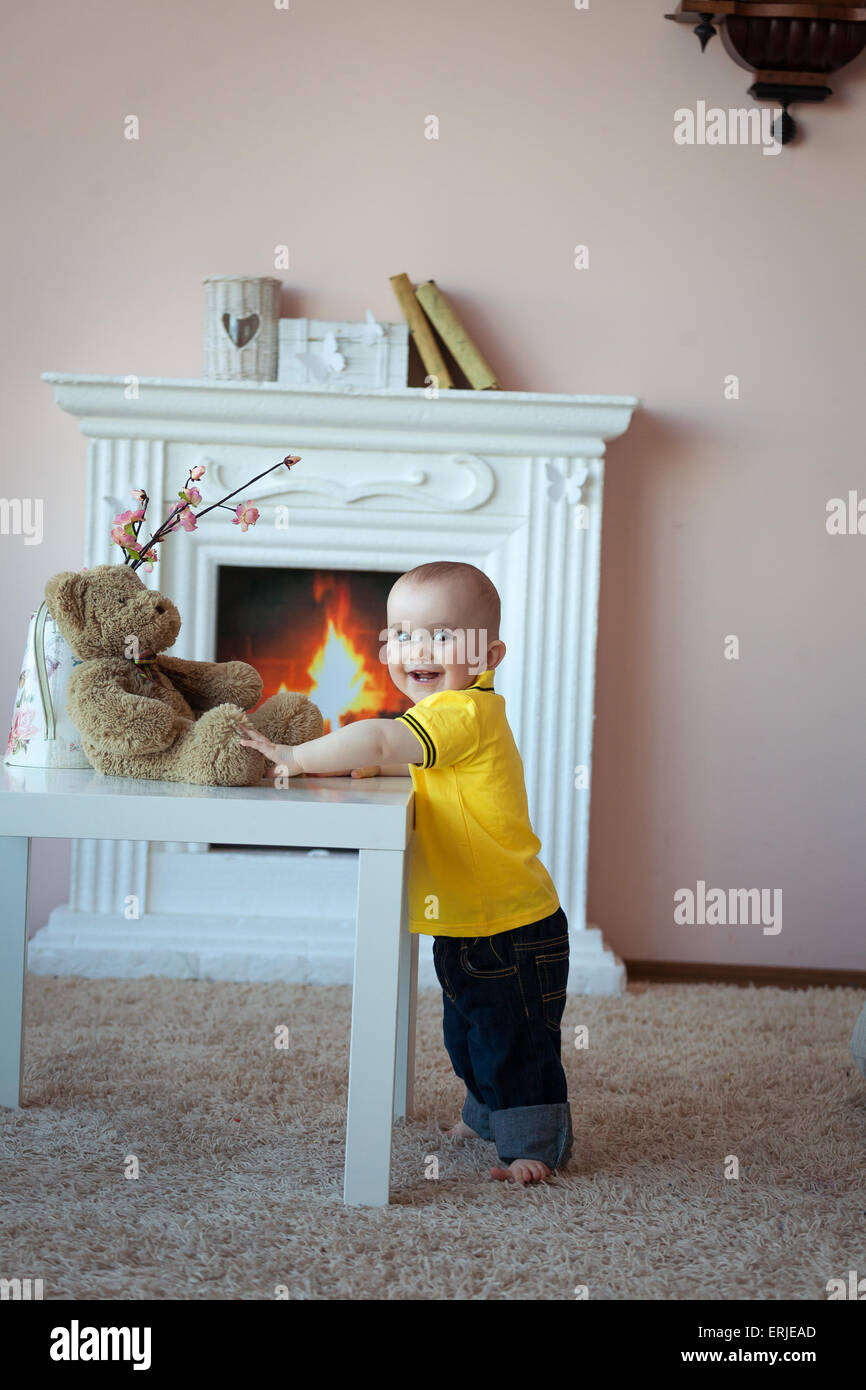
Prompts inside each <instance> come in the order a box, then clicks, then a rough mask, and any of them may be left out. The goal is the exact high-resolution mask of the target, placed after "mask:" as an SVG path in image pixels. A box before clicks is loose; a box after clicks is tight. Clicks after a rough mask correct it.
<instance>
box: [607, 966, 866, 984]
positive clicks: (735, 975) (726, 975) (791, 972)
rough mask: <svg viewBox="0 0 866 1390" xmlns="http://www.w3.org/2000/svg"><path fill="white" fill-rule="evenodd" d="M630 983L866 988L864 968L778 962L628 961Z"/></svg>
mask: <svg viewBox="0 0 866 1390" xmlns="http://www.w3.org/2000/svg"><path fill="white" fill-rule="evenodd" d="M625 968H626V972H627V974H628V980H629V984H633V983H635V982H636V981H638V980H651V981H653V982H654V983H656V984H727V985H775V987H776V988H777V989H812V988H814V987H815V986H820V985H825V986H829V987H830V988H833V989H839V988H851V989H866V970H813V969H804V970H800V969H797V968H795V967H793V966H778V965H711V964H708V963H707V962H705V961H673V960H627V961H626V962H625Z"/></svg>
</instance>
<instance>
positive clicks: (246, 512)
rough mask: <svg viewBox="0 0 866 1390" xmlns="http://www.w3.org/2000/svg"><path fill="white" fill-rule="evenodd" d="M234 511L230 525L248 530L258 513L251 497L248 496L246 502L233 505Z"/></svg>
mask: <svg viewBox="0 0 866 1390" xmlns="http://www.w3.org/2000/svg"><path fill="white" fill-rule="evenodd" d="M235 513H236V515H235V519H234V521H233V522H232V526H240V528H241V530H242V531H248V530H249V529H250V527H251V526H255V524H256V522H257V521H258V519H259V515H260V513H259V509H258V507H257V506H256V504H255V502H254V501H253V500H252V498H248V499H247V501H246V502H238V505H237V506H236V507H235Z"/></svg>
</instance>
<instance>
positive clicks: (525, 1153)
mask: <svg viewBox="0 0 866 1390" xmlns="http://www.w3.org/2000/svg"><path fill="white" fill-rule="evenodd" d="M466 1123H467V1124H469V1123H470V1121H469V1120H467V1121H466ZM472 1128H473V1129H474V1128H475V1126H474V1125H473V1126H472ZM490 1130H491V1137H492V1139H493V1142H494V1144H495V1145H496V1152H497V1153H498V1154H499V1159H500V1162H502V1163H506V1164H508V1163H513V1162H514V1160H515V1159H516V1158H537V1159H538V1160H539V1161H540V1162H541V1163H546V1164H547V1166H548V1168H559V1167H561V1166H562V1164H563V1163H565V1162H566V1161H567V1160H568V1158H569V1157H570V1156H571V1151H572V1148H573V1147H574V1135H573V1133H572V1128H571V1106H570V1105H569V1104H568V1102H567V1101H562V1102H560V1103H557V1104H554V1105H517V1106H514V1107H512V1108H510V1109H508V1110H491V1111H490Z"/></svg>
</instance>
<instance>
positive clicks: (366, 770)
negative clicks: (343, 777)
mask: <svg viewBox="0 0 866 1390" xmlns="http://www.w3.org/2000/svg"><path fill="white" fill-rule="evenodd" d="M352 776H353V777H381V776H382V769H381V767H380V766H379V764H378V763H370V764H369V766H368V767H356V768H353V769H352Z"/></svg>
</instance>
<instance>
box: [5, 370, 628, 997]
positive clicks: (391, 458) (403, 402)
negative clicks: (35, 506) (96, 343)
mask: <svg viewBox="0 0 866 1390" xmlns="http://www.w3.org/2000/svg"><path fill="white" fill-rule="evenodd" d="M43 380H45V381H46V382H48V383H50V384H51V385H52V386H53V388H54V391H55V396H56V399H57V402H58V404H59V405H60V406H61V407H62V408H63V409H64V410H66V411H67V412H68V413H70V414H71V415H73V416H75V417H76V418H77V419H78V420H79V424H80V428H81V430H82V433H83V434H84V435H85V436H86V437H87V439H88V441H89V449H88V483H87V520H86V540H85V553H84V556H83V562H84V564H86V565H87V566H89V567H92V566H93V565H96V564H105V563H111V562H114V561H115V560H116V559H117V558H118V552H117V549H116V547H114V546H112V544H111V542H110V538H109V530H110V521H111V507H112V502H111V499H112V498H121V499H123V501H124V505H125V504H126V499H127V498H128V496H129V490H130V489H131V488H132V487H144V488H146V489H147V492H148V493H149V495H150V496H151V497H152V498H153V499H154V502H156V501H157V499H159V500H160V501H161V503H162V504H163V505H166V504H168V503H169V502H170V501H171V500H172V499H174V498H175V497H176V494H177V489H178V487H180V486H181V485H182V483H183V481H184V479H185V478H186V476H187V470H188V469H189V468H191V467H193V466H194V465H195V464H196V463H200V462H201V463H205V465H206V467H207V475H206V479H205V483H206V482H207V481H208V480H211V482H212V483H216V484H218V485H219V487H220V488H221V490H222V491H228V490H230V488H231V487H234V486H241V485H242V484H243V483H244V482H245V481H246V480H247V478H249V477H251V476H252V475H253V474H255V473H256V472H261V471H262V470H263V469H264V468H267V467H268V466H269V465H270V464H272V463H275V462H277V461H278V460H279V458H280V457H281V456H282V455H284V454H286V453H290V452H291V453H299V454H301V455H302V465H301V466H299V467H298V468H295V469H293V470H292V472H291V474H288V473H287V472H285V471H283V470H281V471H280V472H279V473H278V474H273V475H271V476H270V477H268V478H264V479H262V481H261V482H260V483H258V484H256V485H255V487H254V488H253V489H251V492H252V493H253V494H254V495H255V497H256V501H257V504H258V505H259V508H260V511H261V519H260V521H259V523H258V525H257V526H256V528H255V531H254V532H250V533H249V535H247V536H242V535H241V534H240V531H239V528H237V527H232V526H231V525H230V524H227V525H219V524H218V523H214V522H213V518H209V519H208V521H206V522H204V523H203V524H202V526H201V527H200V528H199V529H198V530H197V531H195V532H192V533H190V534H188V535H187V534H183V535H179V536H175V537H174V538H173V540H172V542H171V543H170V544H168V545H166V546H164V547H163V552H162V558H161V560H160V563H159V565H158V566H157V567H156V571H155V573H154V574H153V575H150V576H146V575H144V574H143V575H142V578H143V579H144V580H145V582H146V583H148V584H151V585H155V586H158V587H159V588H161V589H163V590H164V591H165V592H166V593H168V594H169V595H170V596H171V597H172V598H173V599H174V600H175V601H176V602H177V604H178V606H179V607H180V610H181V613H182V615H183V620H184V625H183V630H182V632H181V635H180V638H179V639H178V642H177V644H176V646H175V648H174V649H173V650H174V651H175V652H176V654H177V655H179V656H188V657H192V658H194V659H199V660H208V659H212V658H213V656H214V633H215V591H216V573H217V570H218V568H219V566H220V565H221V564H231V565H239V564H240V565H273V566H286V565H297V566H319V567H323V566H324V567H331V568H335V569H339V568H360V569H370V570H397V571H399V570H402V569H408V568H411V567H412V566H413V565H415V564H420V563H423V562H424V561H427V560H432V559H454V560H467V561H469V562H471V563H474V564H477V565H479V567H480V568H482V569H484V570H485V572H486V573H488V574H489V575H490V577H491V579H493V581H494V583H495V584H496V585H497V587H498V588H499V590H500V593H501V595H502V601H503V634H502V635H503V637H504V639H505V642H506V646H507V647H508V655H507V656H506V659H505V661H504V663H503V665H502V667H501V668H500V669H499V671H498V672H497V689H500V690H501V691H502V693H503V695H504V696H505V698H506V702H507V707H508V712H509V721H510V723H511V725H512V728H513V729H514V731H515V735H516V737H517V741H518V744H519V746H520V749H521V753H522V755H523V760H524V765H525V768H526V780H527V791H528V794H529V801H530V808H531V811H532V816H533V823H534V825H535V828H536V830H537V832H538V834H539V836H540V838H541V841H542V846H543V849H542V858H543V859H544V862H545V863H546V865H547V867H548V868H549V869H550V871H551V873H552V875H553V878H554V881H555V882H556V884H557V888H558V890H559V893H560V897H561V899H562V902H563V906H564V907H565V910H566V912H567V914H568V917H569V924H570V931H571V939H572V943H573V952H572V957H573V960H572V972H571V978H570V981H569V988H570V989H571V990H572V991H576V992H582V993H616V992H618V991H619V990H621V988H622V987H623V983H624V971H623V968H622V964H621V962H619V961H618V960H617V958H616V957H615V956H614V955H613V954H612V952H611V951H610V950H608V949H607V948H606V947H605V946H604V943H603V940H602V936H601V932H600V931H599V930H598V928H591V927H588V926H587V922H586V868H587V851H588V832H589V796H590V790H589V783H590V782H591V776H590V765H591V751H592V724H593V718H594V715H593V700H594V683H595V642H596V623H597V609H598V579H599V555H600V542H601V514H602V483H603V470H604V453H605V448H606V445H607V442H608V441H609V440H611V439H615V438H617V437H618V436H619V435H621V434H623V433H624V432H625V430H626V429H627V428H628V425H629V422H630V419H631V416H632V412H633V411H634V409H635V407H636V406H637V405H638V401H637V400H636V399H635V398H634V397H632V396H564V395H545V394H541V393H529V392H512V391H484V392H480V391H479V392H475V391H443V392H441V393H440V394H439V395H438V396H437V397H435V398H431V396H430V395H429V393H428V392H427V390H426V389H424V388H419V389H408V388H407V389H403V390H383V391H356V390H350V389H346V388H335V387H330V386H323V387H303V388H301V387H291V386H287V385H284V384H282V383H277V382H262V383H259V382H222V381H205V380H193V379H190V380H184V379H178V380H171V379H163V378H147V377H141V378H138V377H134V376H125V377H116V376H79V375H71V374H66V373H59V372H46V373H44V375H43ZM203 490H204V487H203ZM218 495H220V494H219V493H216V494H214V500H215V497H216V496H218ZM205 497H206V500H207V498H208V494H207V493H205ZM278 508H279V510H280V511H281V512H282V513H283V514H284V515H285V514H287V515H288V526H287V527H285V526H284V527H283V529H280V527H279V524H278V522H277V520H276V517H277V509H278ZM578 769H579V770H580V771H579V772H578ZM190 852H193V853H203V852H207V853H208V856H209V861H208V874H207V876H206V877H207V879H208V882H209V884H210V885H211V886H210V888H209V889H207V890H203V888H202V875H200V874H196V875H195V878H196V880H197V882H196V884H195V885H194V886H192V887H191V886H190V879H191V877H192V876H191V875H190V874H189V871H188V865H189V861H188V859H187V858H186V856H187V854H188V853H190ZM259 861H260V862H259ZM302 861H303V862H302ZM354 873H355V866H354V864H353V863H350V862H348V861H347V860H346V858H345V852H343V856H342V857H339V856H337V855H330V856H326V855H323V856H321V857H313V858H310V857H309V856H308V854H307V852H305V851H293V850H286V851H285V852H280V851H270V852H268V853H267V854H265V853H264V852H262V854H261V855H260V856H259V858H258V859H256V862H255V863H253V861H252V859H251V858H250V856H249V855H247V856H245V857H244V859H243V871H242V872H239V864H238V860H237V856H236V854H235V855H233V854H232V852H229V851H217V850H209V849H208V846H206V845H202V844H200V843H195V842H184V843H182V844H179V843H171V844H165V845H163V846H160V847H152V846H151V847H148V846H147V845H139V844H137V843H132V842H116V843H112V842H97V841H84V842H80V843H79V844H77V845H76V846H75V847H74V849H73V867H72V882H71V887H70V901H69V903H68V904H67V905H65V906H64V907H62V908H58V909H56V910H55V912H54V913H52V916H51V919H50V921H49V923H48V925H47V926H46V927H45V928H43V930H42V931H40V932H38V933H37V935H36V936H35V937H34V939H33V942H32V943H31V948H30V965H31V968H33V969H35V970H38V971H43V972H44V973H54V974H85V975H92V976H93V975H127V974H130V975H141V974H165V975H173V976H204V977H208V978H220V979H249V980H255V979H292V980H307V981H311V982H318V981H321V982H327V983H337V982H343V981H348V980H349V979H350V978H351V974H350V972H351V961H352V949H351V944H352V943H351V931H352V921H353V917H354V913H353V903H352V895H353V892H354ZM239 879H243V881H244V893H243V895H240V894H239V893H238V888H237V885H238V880H239ZM251 881H252V882H254V883H255V884H256V887H255V889H254V891H253V892H252V895H251V894H250V891H249V889H248V885H249V884H250V882H251ZM233 893H234V896H233ZM130 895H132V897H133V898H134V901H135V903H136V904H137V910H139V915H138V916H137V917H134V918H132V919H131V920H130V918H129V912H128V908H126V909H125V906H124V905H125V904H127V903H128V901H129V899H130ZM428 944H429V939H428ZM434 982H435V977H434V976H433V972H432V962H431V961H430V958H429V950H428V951H426V952H424V951H422V957H421V983H422V984H424V983H434Z"/></svg>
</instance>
